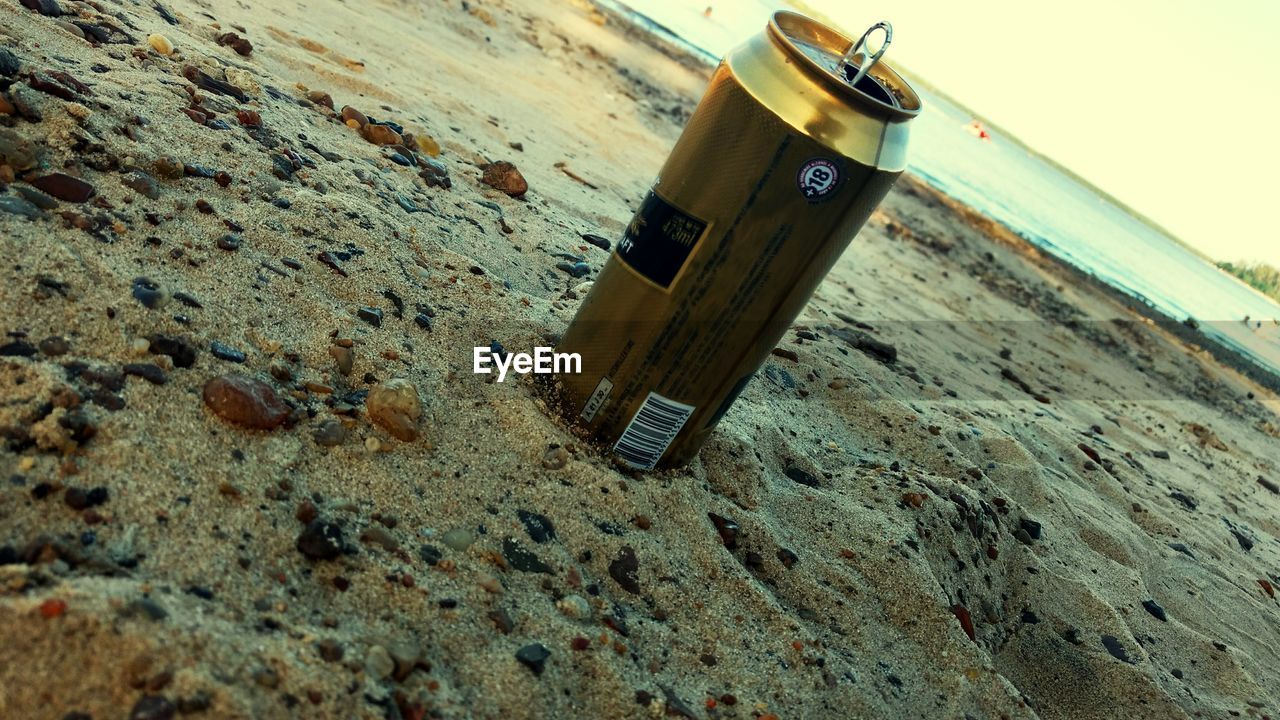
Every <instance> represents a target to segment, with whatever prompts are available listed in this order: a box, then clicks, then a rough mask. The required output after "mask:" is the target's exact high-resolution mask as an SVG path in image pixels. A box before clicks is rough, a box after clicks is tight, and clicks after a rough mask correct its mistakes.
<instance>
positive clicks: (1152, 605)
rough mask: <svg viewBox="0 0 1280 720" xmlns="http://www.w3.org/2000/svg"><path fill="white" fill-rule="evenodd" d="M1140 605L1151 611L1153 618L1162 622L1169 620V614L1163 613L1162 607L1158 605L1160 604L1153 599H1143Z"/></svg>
mask: <svg viewBox="0 0 1280 720" xmlns="http://www.w3.org/2000/svg"><path fill="white" fill-rule="evenodd" d="M1142 607H1143V608H1145V609H1146V611H1147V612H1149V613H1151V616H1152V617H1154V618H1155V619H1157V620H1161V621H1164V622H1168V621H1169V616H1168V615H1166V614H1165V611H1164V608H1162V607H1160V604H1159V603H1157V602H1156V601H1155V600H1143V601H1142Z"/></svg>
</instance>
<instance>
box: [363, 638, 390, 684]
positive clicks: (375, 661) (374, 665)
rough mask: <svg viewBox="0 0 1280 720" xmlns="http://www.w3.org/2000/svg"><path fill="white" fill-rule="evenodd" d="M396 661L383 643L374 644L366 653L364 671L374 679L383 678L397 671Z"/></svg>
mask: <svg viewBox="0 0 1280 720" xmlns="http://www.w3.org/2000/svg"><path fill="white" fill-rule="evenodd" d="M395 669H396V662H395V661H394V660H392V659H391V654H390V653H388V652H387V649H386V648H384V647H382V646H381V645H372V646H370V647H369V650H368V651H367V652H366V653H365V655H364V671H365V672H366V673H368V675H369V677H371V678H373V679H374V680H382V679H384V678H386V677H388V676H389V675H391V673H393V672H395Z"/></svg>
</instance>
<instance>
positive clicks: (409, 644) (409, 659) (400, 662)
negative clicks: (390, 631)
mask: <svg viewBox="0 0 1280 720" xmlns="http://www.w3.org/2000/svg"><path fill="white" fill-rule="evenodd" d="M387 654H388V655H390V656H391V660H392V662H394V663H395V671H394V673H393V675H392V677H393V678H395V680H396V682H402V681H404V679H405V678H407V677H409V674H410V673H412V672H413V671H414V669H416V668H417V667H418V665H419V664H420V663H421V660H422V648H420V647H419V646H418V644H417V643H415V642H413V641H411V640H409V639H407V638H398V639H396V640H393V641H392V642H391V644H390V645H389V646H388V647H387Z"/></svg>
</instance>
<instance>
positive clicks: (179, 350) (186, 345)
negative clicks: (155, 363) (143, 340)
mask: <svg viewBox="0 0 1280 720" xmlns="http://www.w3.org/2000/svg"><path fill="white" fill-rule="evenodd" d="M147 342H148V343H149V346H148V348H149V349H150V350H151V353H152V354H153V355H167V356H169V358H170V359H171V360H173V364H174V365H175V366H176V367H180V368H189V367H191V366H192V365H194V364H195V362H196V347H195V345H192V344H191V342H190V341H188V340H187V339H186V338H182V337H176V336H173V335H152V336H151V337H149V338H147Z"/></svg>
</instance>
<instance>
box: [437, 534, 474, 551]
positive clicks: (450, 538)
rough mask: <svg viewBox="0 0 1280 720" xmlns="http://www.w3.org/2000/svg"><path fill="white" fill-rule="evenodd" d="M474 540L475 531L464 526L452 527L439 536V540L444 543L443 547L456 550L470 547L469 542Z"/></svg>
mask: <svg viewBox="0 0 1280 720" xmlns="http://www.w3.org/2000/svg"><path fill="white" fill-rule="evenodd" d="M475 541H476V536H475V533H473V532H471V531H470V530H468V529H466V528H454V529H452V530H450V531H448V532H446V533H445V534H444V535H441V536H440V542H442V543H444V545H445V547H447V548H449V549H451V550H455V551H457V552H462V551H464V550H466V549H467V548H469V547H471V543H473V542H475Z"/></svg>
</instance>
